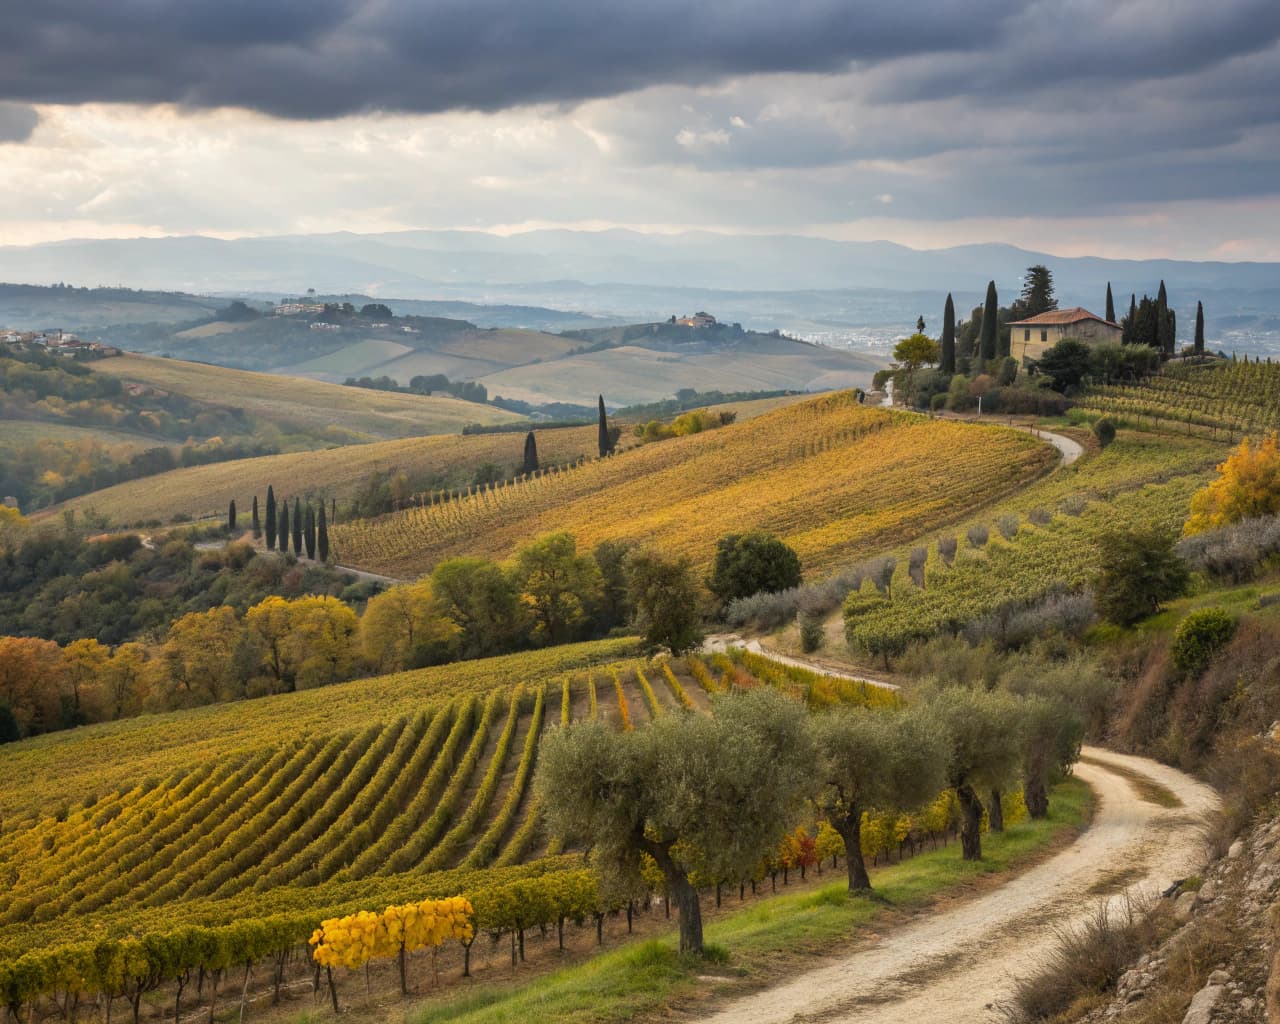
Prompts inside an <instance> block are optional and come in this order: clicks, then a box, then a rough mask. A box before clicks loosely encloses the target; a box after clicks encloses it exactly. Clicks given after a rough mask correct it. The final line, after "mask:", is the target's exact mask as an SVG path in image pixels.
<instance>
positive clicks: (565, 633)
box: [514, 532, 601, 644]
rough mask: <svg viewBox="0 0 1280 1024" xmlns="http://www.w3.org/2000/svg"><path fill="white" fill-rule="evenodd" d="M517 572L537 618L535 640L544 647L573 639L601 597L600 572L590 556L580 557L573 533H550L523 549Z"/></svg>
mask: <svg viewBox="0 0 1280 1024" xmlns="http://www.w3.org/2000/svg"><path fill="white" fill-rule="evenodd" d="M514 573H515V579H516V583H517V585H518V586H519V588H520V596H521V599H522V600H523V601H524V602H525V604H526V605H527V606H528V607H529V609H530V611H531V612H532V615H533V633H534V639H535V641H538V642H541V643H544V644H561V643H565V642H567V641H568V640H569V639H571V638H572V636H573V634H574V631H575V630H576V629H577V628H578V626H579V625H581V624H582V623H583V622H584V621H585V620H586V618H587V609H588V608H589V607H590V606H591V605H592V604H593V603H594V602H595V601H596V600H597V599H598V597H599V595H600V586H601V580H600V570H599V568H597V566H596V563H595V562H594V561H593V560H592V559H591V557H590V556H589V555H580V554H578V547H577V542H576V541H575V540H574V539H573V535H572V534H569V533H563V532H562V533H552V534H548V535H547V536H545V537H539V538H538V539H537V540H535V541H533V542H532V543H531V544H528V545H526V546H525V547H524V548H521V550H520V551H519V552H518V553H517V555H516V561H515V568H514Z"/></svg>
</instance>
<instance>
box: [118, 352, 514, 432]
mask: <svg viewBox="0 0 1280 1024" xmlns="http://www.w3.org/2000/svg"><path fill="white" fill-rule="evenodd" d="M95 369H96V370H98V371H99V372H102V373H107V374H111V375H113V376H115V377H118V378H120V379H121V380H123V381H126V382H128V383H137V384H142V385H145V386H148V387H152V388H157V389H160V390H163V391H167V392H170V393H173V394H179V395H186V396H189V397H191V398H193V399H197V400H201V401H209V402H227V403H233V404H234V405H236V406H237V407H239V408H241V409H243V410H244V411H245V412H246V413H247V414H249V415H251V416H254V417H255V418H258V419H260V420H263V421H265V422H269V423H274V424H275V425H276V426H277V427H279V429H280V431H281V432H282V433H289V432H291V431H292V430H295V429H299V428H301V429H303V430H306V431H308V432H318V433H320V434H322V435H325V436H329V437H331V438H332V439H333V440H334V441H335V442H346V443H349V442H353V441H369V440H378V439H387V438H396V437H411V436H417V435H420V434H438V433H452V432H456V431H459V430H461V429H462V428H463V427H464V426H466V425H467V424H469V423H482V424H491V423H509V422H514V421H516V420H518V419H519V418H520V417H518V416H516V415H514V414H513V413H509V412H504V411H503V410H501V409H495V408H493V407H492V406H485V405H476V404H475V403H472V402H463V401H459V400H458V399H455V398H445V397H437V396H430V397H427V396H422V395H405V394H395V393H389V392H378V391H367V390H364V389H360V388H347V387H341V386H337V385H333V384H325V383H321V382H317V381H309V380H303V379H299V378H296V377H281V376H276V375H271V374H265V373H251V372H247V371H244V370H233V369H228V368H226V367H220V366H209V365H206V364H203V363H189V362H185V361H182V360H178V359H161V358H158V357H153V356H139V355H126V356H121V357H119V358H115V359H105V360H102V361H101V362H99V363H97V364H95Z"/></svg>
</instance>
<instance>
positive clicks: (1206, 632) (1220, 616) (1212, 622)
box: [1169, 608, 1236, 676]
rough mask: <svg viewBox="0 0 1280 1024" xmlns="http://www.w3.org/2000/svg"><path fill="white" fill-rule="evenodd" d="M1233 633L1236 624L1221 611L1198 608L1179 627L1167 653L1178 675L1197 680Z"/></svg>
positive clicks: (1219, 609) (1218, 609)
mask: <svg viewBox="0 0 1280 1024" xmlns="http://www.w3.org/2000/svg"><path fill="white" fill-rule="evenodd" d="M1235 632H1236V620H1235V619H1234V618H1232V616H1231V615H1229V614H1228V613H1227V612H1225V611H1223V610H1222V609H1221V608H1201V609H1200V610H1199V611H1195V612H1192V613H1191V614H1190V615H1188V616H1187V617H1186V618H1185V619H1183V620H1182V621H1181V622H1180V623H1178V628H1177V630H1176V631H1175V632H1174V634H1173V643H1172V645H1171V646H1170V648H1169V653H1170V655H1172V657H1173V664H1174V666H1175V667H1176V668H1177V669H1178V671H1180V672H1183V673H1185V674H1186V675H1189V676H1198V675H1199V674H1200V673H1201V672H1203V671H1204V670H1205V669H1206V668H1208V667H1209V662H1211V661H1212V660H1213V657H1214V655H1215V654H1217V653H1218V652H1219V651H1220V650H1222V648H1224V647H1225V646H1226V645H1227V644H1228V643H1229V642H1230V641H1231V638H1232V637H1233V636H1235Z"/></svg>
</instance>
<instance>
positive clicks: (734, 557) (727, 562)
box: [707, 345, 936, 604]
mask: <svg viewBox="0 0 1280 1024" xmlns="http://www.w3.org/2000/svg"><path fill="white" fill-rule="evenodd" d="M935 347H936V345H935ZM802 580H803V576H802V574H801V571H800V556H799V555H797V554H796V553H795V551H794V550H792V549H791V548H790V547H788V546H787V545H786V544H784V543H783V542H782V541H780V540H779V539H778V538H777V537H775V536H774V535H773V534H771V533H765V532H763V531H759V530H757V531H753V532H751V533H731V534H729V535H728V536H725V537H721V538H720V540H719V541H718V542H717V543H716V560H715V565H714V566H713V568H712V570H711V576H710V578H709V579H708V580H707V587H708V589H710V591H711V592H712V593H713V594H715V595H716V597H718V598H719V599H720V601H721V602H722V603H723V604H728V603H729V602H730V601H734V600H736V599H738V598H740V597H750V596H751V595H752V594H758V593H760V592H761V591H764V592H766V593H770V594H774V593H777V592H778V591H780V590H787V589H789V588H791V587H798V586H799V585H800V583H801V582H802Z"/></svg>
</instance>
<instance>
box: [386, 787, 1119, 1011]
mask: <svg viewBox="0 0 1280 1024" xmlns="http://www.w3.org/2000/svg"><path fill="white" fill-rule="evenodd" d="M1093 803H1094V798H1093V793H1092V791H1091V790H1090V789H1089V788H1088V787H1087V786H1086V785H1085V784H1084V783H1083V782H1081V781H1080V780H1078V779H1071V780H1068V781H1067V782H1065V783H1063V784H1062V785H1060V786H1058V787H1057V788H1055V790H1054V793H1053V800H1052V804H1051V809H1050V815H1049V818H1048V819H1047V820H1044V821H1027V822H1022V823H1020V824H1018V825H1016V826H1011V827H1010V828H1009V830H1008V831H1006V832H1005V833H1003V834H1002V835H992V834H989V835H986V836H984V837H983V860H982V861H981V862H979V863H976V864H975V863H965V862H964V861H962V860H961V859H960V849H959V846H958V845H957V844H954V843H953V844H951V845H950V846H949V847H946V848H942V849H938V850H933V851H930V852H928V853H922V854H920V855H919V856H917V857H915V858H913V859H911V860H909V861H905V862H903V863H901V864H894V865H891V866H887V867H884V868H881V869H879V870H877V871H875V872H874V873H873V875H872V882H873V885H874V886H875V897H874V898H866V897H853V898H851V897H850V896H849V895H848V893H847V890H846V883H845V882H844V881H833V882H832V883H830V884H828V885H825V886H822V887H820V888H817V889H810V890H808V891H806V892H802V893H794V894H787V895H780V896H776V897H771V898H769V899H765V900H761V901H760V902H758V903H756V904H755V905H753V906H750V907H748V908H745V909H743V910H740V911H736V912H730V913H728V914H725V915H724V916H722V917H720V918H718V919H716V920H714V921H712V922H710V923H709V924H708V925H707V928H706V940H707V944H708V954H709V955H708V957H707V958H706V959H693V958H688V957H681V956H680V955H679V954H678V953H677V952H676V942H675V933H674V930H673V931H672V932H671V933H670V934H669V935H665V936H663V937H661V938H659V939H653V940H649V941H646V942H642V943H633V944H630V945H627V946H623V947H621V948H619V949H616V950H613V951H611V952H608V953H603V954H601V955H598V956H593V957H591V958H590V959H587V960H585V961H583V962H581V963H577V964H574V965H572V966H568V967H564V968H561V969H559V970H556V971H553V972H551V973H549V974H546V975H543V976H541V977H537V978H534V979H532V980H529V981H527V982H523V983H521V982H514V983H509V984H491V985H485V986H477V987H476V988H474V989H472V990H471V991H468V992H462V993H459V992H457V991H456V990H455V991H454V992H453V993H451V994H450V996H449V997H447V1001H445V1000H444V999H442V1000H440V1001H436V1002H428V1003H425V1004H422V1005H420V1006H419V1007H417V1008H415V1009H412V1010H410V1011H409V1012H408V1013H406V1020H408V1021H409V1022H410V1024H441V1022H446V1021H447V1022H450V1024H515V1022H522V1024H523V1022H526V1021H528V1020H531V1019H544V1020H554V1021H557V1022H563V1024H604V1022H612V1021H624V1020H633V1019H636V1018H644V1017H646V1016H652V1015H654V1014H656V1013H657V1012H658V1011H660V1010H663V1009H666V1008H669V1007H671V1006H673V1005H678V1004H689V1003H693V1002H699V1001H702V1000H705V999H708V998H715V997H716V996H718V995H724V994H728V993H730V992H732V993H733V994H735V995H736V994H742V993H743V992H744V991H745V990H746V989H748V988H754V987H761V986H763V985H765V984H767V983H768V982H770V981H771V980H773V979H775V978H777V977H779V976H781V975H782V974H784V973H786V974H793V973H794V972H795V971H796V970H797V969H803V967H804V966H805V965H804V963H803V961H804V960H805V959H806V958H808V957H810V956H813V955H830V954H833V953H836V952H838V951H839V950H840V949H841V948H842V947H844V946H846V945H847V944H848V943H849V942H850V941H851V940H856V939H857V938H858V937H859V934H860V928H861V926H865V925H867V924H868V923H871V922H878V923H883V924H887V923H889V920H888V919H890V918H891V917H893V916H894V915H895V914H897V915H900V914H901V913H902V912H904V911H905V912H910V911H920V910H924V909H925V908H927V907H928V906H929V904H930V903H931V902H932V901H933V900H934V899H936V898H937V897H939V896H943V895H947V896H955V895H959V894H962V893H964V892H966V891H967V890H971V889H975V888H979V887H981V886H982V885H983V884H984V880H987V879H990V876H995V875H998V874H1001V873H1006V872H1009V871H1010V870H1014V869H1017V868H1021V867H1026V866H1028V865H1029V864H1030V863H1032V862H1033V861H1035V860H1036V859H1038V857H1040V856H1042V855H1044V854H1045V853H1046V852H1048V851H1050V850H1052V849H1054V848H1056V847H1057V846H1058V845H1060V844H1061V843H1063V842H1065V841H1067V840H1069V839H1070V837H1072V836H1073V835H1074V834H1076V833H1077V832H1078V831H1079V830H1080V829H1082V828H1083V827H1084V826H1085V825H1086V824H1087V822H1088V820H1089V817H1090V815H1091V813H1092V808H1093ZM991 880H994V879H991Z"/></svg>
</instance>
